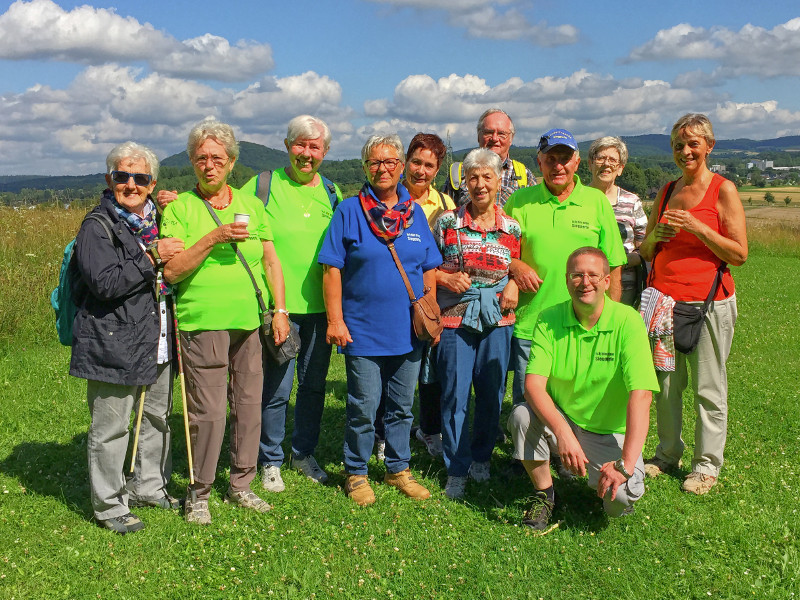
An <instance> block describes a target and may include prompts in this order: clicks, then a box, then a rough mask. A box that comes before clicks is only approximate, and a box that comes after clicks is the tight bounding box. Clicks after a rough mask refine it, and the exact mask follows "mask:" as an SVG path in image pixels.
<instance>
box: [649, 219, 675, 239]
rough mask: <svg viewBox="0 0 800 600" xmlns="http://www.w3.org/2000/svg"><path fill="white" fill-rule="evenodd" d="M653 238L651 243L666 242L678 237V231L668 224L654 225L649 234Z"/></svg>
mask: <svg viewBox="0 0 800 600" xmlns="http://www.w3.org/2000/svg"><path fill="white" fill-rule="evenodd" d="M650 235H652V236H653V243H656V244H657V243H658V242H668V241H670V240H671V239H672V238H674V237H675V236H676V235H678V229H677V228H676V227H673V226H672V225H670V224H669V223H661V222H659V223H656V226H655V228H654V229H653V231H652V232H651V233H650Z"/></svg>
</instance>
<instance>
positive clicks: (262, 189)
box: [256, 171, 272, 207]
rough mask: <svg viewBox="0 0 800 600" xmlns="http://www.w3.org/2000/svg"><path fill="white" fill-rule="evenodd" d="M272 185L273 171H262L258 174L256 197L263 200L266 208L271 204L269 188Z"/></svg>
mask: <svg viewBox="0 0 800 600" xmlns="http://www.w3.org/2000/svg"><path fill="white" fill-rule="evenodd" d="M271 185H272V171H262V172H261V173H259V174H258V179H257V180H256V196H258V197H259V198H261V201H262V202H263V203H264V206H265V207H266V206H267V204H269V188H270V186H271Z"/></svg>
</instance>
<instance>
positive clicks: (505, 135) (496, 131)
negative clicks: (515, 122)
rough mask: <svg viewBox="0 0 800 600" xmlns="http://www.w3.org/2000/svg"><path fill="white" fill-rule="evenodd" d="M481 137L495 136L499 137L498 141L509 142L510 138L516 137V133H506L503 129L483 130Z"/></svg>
mask: <svg viewBox="0 0 800 600" xmlns="http://www.w3.org/2000/svg"><path fill="white" fill-rule="evenodd" d="M481 135H482V136H483V137H485V138H493V137H494V136H497V139H500V140H507V139H508V138H509V137H511V136H512V135H514V132H513V131H504V130H502V129H481Z"/></svg>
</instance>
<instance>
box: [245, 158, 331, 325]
mask: <svg viewBox="0 0 800 600" xmlns="http://www.w3.org/2000/svg"><path fill="white" fill-rule="evenodd" d="M257 184H258V176H256V177H253V178H252V179H251V180H250V181H248V182H247V183H246V184H244V185H243V186H242V188H241V189H242V191H243V192H249V193H250V194H255V192H256V186H257ZM336 195H337V197H338V198H339V200H340V201H341V199H342V193H341V191H339V188H338V187H337V188H336ZM332 216H333V209H332V208H331V200H330V196H329V195H328V189H327V188H326V187H325V184H323V183H322V179H321V178H320V181H319V184H318V185H316V186H314V187H308V186H304V185H300V184H298V183H296V182H294V181H292V179H290V178H289V176H288V175H287V174H286V171H285V170H284V169H278V170H276V171H274V172H273V173H272V181H271V183H270V187H269V202H268V203H267V218H268V219H269V223H270V226H271V227H272V235H273V243H274V244H275V252H276V253H277V254H278V259H279V260H280V261H281V268H282V269H283V281H284V284H285V288H286V309H287V310H288V311H289V312H290V313H298V314H309V313H323V312H325V301H324V299H323V297H322V265H321V264H319V263H318V262H317V255H318V254H319V249H320V247H321V246H322V239H323V238H324V237H325V233H326V232H327V231H328V225H330V222H331V217H332Z"/></svg>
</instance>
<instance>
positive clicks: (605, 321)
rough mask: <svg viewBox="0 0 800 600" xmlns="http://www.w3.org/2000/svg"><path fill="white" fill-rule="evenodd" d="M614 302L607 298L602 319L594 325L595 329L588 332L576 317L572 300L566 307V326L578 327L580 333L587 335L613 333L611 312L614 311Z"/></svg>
mask: <svg viewBox="0 0 800 600" xmlns="http://www.w3.org/2000/svg"><path fill="white" fill-rule="evenodd" d="M611 302H612V300H611V299H610V298H608V297H606V298H605V299H604V301H603V312H602V313H600V318H599V319H598V320H597V323H595V324H594V327H592V328H591V329H589V330H587V329H585V328H584V327H583V325H581V324H580V322H579V321H578V317H576V316H575V309H574V308H573V307H572V299H571V298H570V299H569V300H568V301H567V302H565V305H566V323H565V324H566V326H567V327H569V328H573V327H577V328H578V329H579V333H581V334H585V335H597V334H598V333H600V332H601V331H612V330H613V329H614V326H613V323H612V318H611V312H612V311H613V310H614V309H613V308H612V305H611Z"/></svg>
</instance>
